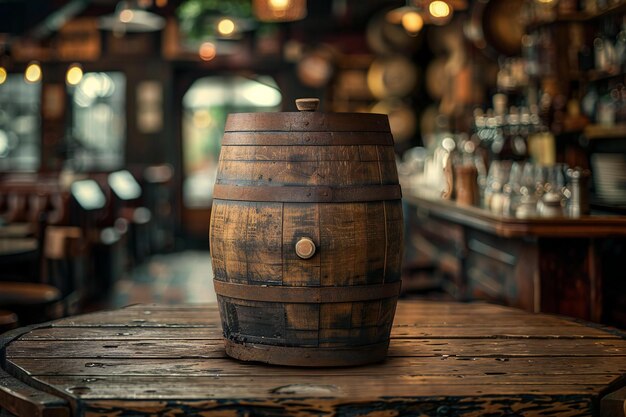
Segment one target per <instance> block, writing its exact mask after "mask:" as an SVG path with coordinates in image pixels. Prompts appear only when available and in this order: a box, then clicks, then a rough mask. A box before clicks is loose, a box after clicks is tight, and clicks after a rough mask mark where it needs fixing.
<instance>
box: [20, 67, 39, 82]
mask: <svg viewBox="0 0 626 417" xmlns="http://www.w3.org/2000/svg"><path fill="white" fill-rule="evenodd" d="M24 79H25V80H26V82H29V83H36V82H38V81H41V66H40V65H39V64H38V63H36V62H33V63H31V64H29V65H28V66H27V67H26V71H24Z"/></svg>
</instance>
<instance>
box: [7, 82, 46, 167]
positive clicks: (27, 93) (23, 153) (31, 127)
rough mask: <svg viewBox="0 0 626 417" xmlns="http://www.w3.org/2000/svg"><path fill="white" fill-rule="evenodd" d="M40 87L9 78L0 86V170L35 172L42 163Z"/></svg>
mask: <svg viewBox="0 0 626 417" xmlns="http://www.w3.org/2000/svg"><path fill="white" fill-rule="evenodd" d="M40 106H41V83H32V84H31V83H27V82H26V81H25V80H24V77H23V75H22V74H9V75H8V76H7V79H6V80H5V82H4V83H3V84H1V85H0V170H2V171H36V170H37V169H38V168H39V164H40V159H41V116H40Z"/></svg>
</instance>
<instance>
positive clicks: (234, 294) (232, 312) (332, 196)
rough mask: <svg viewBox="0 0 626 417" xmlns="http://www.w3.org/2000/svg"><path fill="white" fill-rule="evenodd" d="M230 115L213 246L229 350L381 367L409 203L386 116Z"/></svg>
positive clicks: (259, 357)
mask: <svg viewBox="0 0 626 417" xmlns="http://www.w3.org/2000/svg"><path fill="white" fill-rule="evenodd" d="M296 105H297V107H298V109H299V110H300V111H299V112H288V113H238V114H231V115H230V116H229V117H228V120H227V122H226V127H225V133H224V139H223V141H222V149H221V153H220V160H219V168H218V173H217V179H216V182H215V188H214V191H213V197H214V200H213V208H212V210H211V226H210V234H209V237H210V246H211V257H212V262H213V271H214V274H215V277H214V283H215V291H216V292H217V295H218V303H219V306H220V313H221V320H222V327H223V330H224V336H225V345H226V353H227V354H228V355H230V356H232V357H234V358H237V359H241V360H249V361H261V362H266V363H272V364H282V365H297V366H346V365H358V364H363V363H369V362H376V361H380V360H382V359H384V358H385V356H386V352H387V346H388V344H389V332H390V330H391V325H392V322H393V316H394V312H395V306H396V302H397V298H398V294H399V291H400V266H401V265H400V262H401V254H402V230H403V227H402V203H401V197H402V194H401V191H400V185H399V183H398V174H397V171H396V163H395V153H394V148H393V137H392V136H391V132H390V130H389V121H388V119H387V116H385V115H382V114H356V113H323V112H318V111H315V110H316V109H317V107H318V105H319V100H318V99H299V100H297V101H296Z"/></svg>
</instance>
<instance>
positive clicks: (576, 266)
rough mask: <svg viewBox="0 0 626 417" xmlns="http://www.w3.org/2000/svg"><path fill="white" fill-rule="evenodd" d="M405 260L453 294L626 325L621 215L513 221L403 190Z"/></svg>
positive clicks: (625, 237)
mask: <svg viewBox="0 0 626 417" xmlns="http://www.w3.org/2000/svg"><path fill="white" fill-rule="evenodd" d="M403 199H404V202H405V213H404V215H405V219H406V221H407V228H408V233H407V237H406V239H405V240H406V241H407V242H408V244H407V248H408V249H409V250H408V253H407V262H406V263H408V264H410V263H411V262H412V261H415V260H417V261H419V262H420V263H421V264H424V263H427V264H432V265H433V266H434V267H435V268H436V269H437V270H438V271H439V272H440V273H441V275H442V276H443V277H444V279H443V282H444V286H445V288H446V290H447V291H448V292H449V293H450V294H452V295H453V296H454V297H456V298H457V299H459V300H467V299H470V300H471V299H482V300H487V301H492V302H497V303H501V304H506V305H511V306H515V307H519V308H522V309H524V310H527V311H531V312H545V313H556V314H563V315H567V316H571V317H577V318H581V319H584V320H591V321H594V322H602V323H609V324H612V325H616V326H618V327H620V328H625V327H626V296H624V295H623V294H626V282H624V280H623V272H622V270H623V268H622V266H621V265H620V261H619V260H620V259H623V257H624V256H626V216H618V215H587V216H581V217H577V218H572V217H565V216H564V217H555V218H540V217H537V218H528V219H518V218H515V217H505V216H500V215H497V214H494V213H492V212H490V211H488V210H485V209H482V208H479V207H474V206H464V205H459V204H457V203H456V202H454V201H448V200H443V199H434V198H427V197H422V196H417V195H415V194H412V193H411V192H410V191H407V190H404V196H403Z"/></svg>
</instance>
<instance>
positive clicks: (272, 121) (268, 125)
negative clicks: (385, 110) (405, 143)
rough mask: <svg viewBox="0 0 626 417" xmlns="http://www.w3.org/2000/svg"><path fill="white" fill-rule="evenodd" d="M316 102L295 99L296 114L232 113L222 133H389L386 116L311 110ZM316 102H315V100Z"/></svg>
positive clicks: (313, 100)
mask: <svg viewBox="0 0 626 417" xmlns="http://www.w3.org/2000/svg"><path fill="white" fill-rule="evenodd" d="M316 100H317V99H298V100H296V102H297V105H298V107H299V108H302V110H301V111H299V112H280V113H232V114H230V115H228V118H227V119H226V127H225V128H224V131H225V132H259V131H276V132H389V131H390V129H389V119H388V117H387V115H386V114H375V113H323V112H318V111H313V110H314V108H315V107H316V105H315V104H316V103H315V101H316ZM317 101H319V100H317Z"/></svg>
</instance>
